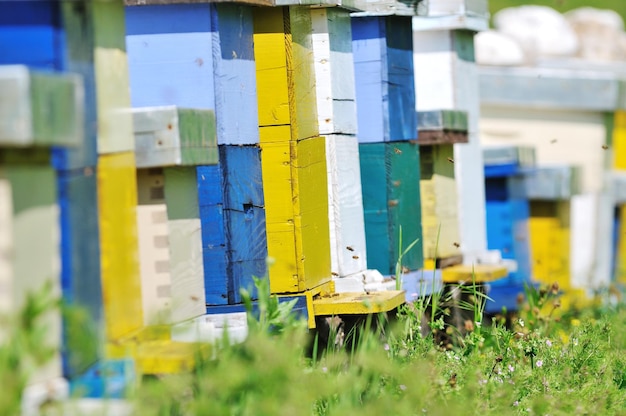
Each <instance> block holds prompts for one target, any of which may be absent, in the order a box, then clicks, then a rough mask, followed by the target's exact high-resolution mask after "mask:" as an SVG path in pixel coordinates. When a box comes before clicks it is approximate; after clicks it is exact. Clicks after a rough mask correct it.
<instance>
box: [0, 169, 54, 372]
mask: <svg viewBox="0 0 626 416" xmlns="http://www.w3.org/2000/svg"><path fill="white" fill-rule="evenodd" d="M0 177H2V178H3V180H6V181H8V183H9V184H10V186H7V183H6V182H5V186H4V192H5V193H7V194H8V193H9V192H10V194H9V195H8V198H7V201H8V203H7V202H3V205H4V209H5V210H7V211H8V212H7V211H5V213H4V215H3V216H4V217H5V218H4V221H3V222H5V224H6V223H8V225H9V227H10V228H9V233H10V234H9V237H10V238H11V237H12V253H11V254H9V253H6V252H5V253H3V254H5V255H6V254H9V255H8V256H7V257H6V258H5V259H6V260H8V263H9V264H8V267H5V270H4V271H3V274H4V275H3V276H0V277H1V278H2V280H0V282H1V283H2V285H3V291H2V292H3V302H2V303H0V308H2V312H3V313H6V314H11V315H13V314H18V313H20V312H21V311H22V309H23V307H24V305H25V304H26V300H27V297H28V296H31V295H32V294H34V293H39V292H41V290H42V289H43V288H44V286H45V285H47V284H49V285H50V289H51V292H50V293H49V294H50V295H52V296H55V297H58V296H60V294H61V281H60V280H61V279H60V265H61V259H60V251H59V249H60V230H59V207H58V205H57V203H56V184H55V173H54V170H53V169H52V167H50V166H47V165H44V164H30V165H28V164H20V165H7V166H5V167H4V168H3V171H2V172H0ZM7 214H8V215H7ZM9 216H10V217H11V218H8V217H9ZM5 239H6V237H5ZM10 245H11V243H10V242H5V247H7V248H8V247H10ZM33 259H36V260H37V261H33ZM6 260H5V261H6ZM40 319H41V323H43V324H44V325H45V326H46V330H47V333H46V334H45V337H44V339H43V340H42V342H43V343H44V345H45V346H46V347H50V348H54V349H55V352H54V354H53V355H52V357H51V359H50V361H48V362H47V363H45V364H44V365H43V366H41V367H40V368H37V369H36V371H34V372H33V373H32V374H30V375H29V377H28V383H29V384H33V383H38V382H44V381H47V380H50V379H53V378H55V377H61V376H62V364H61V354H60V350H59V348H60V346H61V313H60V311H59V310H52V311H47V312H46V313H45V314H44V315H43V316H42V317H41V318H40ZM7 335H8V333H7V332H5V331H4V330H3V331H2V332H0V339H2V340H4V339H5V337H6V336H7Z"/></svg>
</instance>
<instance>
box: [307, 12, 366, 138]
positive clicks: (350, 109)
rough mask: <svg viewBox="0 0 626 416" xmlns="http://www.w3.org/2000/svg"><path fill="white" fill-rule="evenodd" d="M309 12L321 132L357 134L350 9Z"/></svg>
mask: <svg viewBox="0 0 626 416" xmlns="http://www.w3.org/2000/svg"><path fill="white" fill-rule="evenodd" d="M310 13H311V20H312V29H313V35H312V39H313V55H314V59H315V68H314V69H315V81H316V82H315V92H316V96H317V117H318V125H319V128H320V134H336V133H343V134H356V124H357V123H356V101H355V100H356V95H355V91H354V60H353V57H352V42H351V39H352V28H351V23H350V12H349V11H348V10H343V9H340V8H328V9H327V8H319V9H311V11H310Z"/></svg>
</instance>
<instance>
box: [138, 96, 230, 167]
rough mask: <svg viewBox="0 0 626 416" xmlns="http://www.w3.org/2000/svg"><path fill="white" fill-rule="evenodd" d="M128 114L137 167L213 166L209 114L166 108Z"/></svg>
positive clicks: (214, 156)
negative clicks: (132, 133)
mask: <svg viewBox="0 0 626 416" xmlns="http://www.w3.org/2000/svg"><path fill="white" fill-rule="evenodd" d="M132 113H133V125H134V132H135V157H136V159H137V167H139V168H148V167H157V166H190V165H209V164H215V163H217V161H218V156H217V143H216V129H215V114H214V113H213V111H210V110H192V109H187V108H179V107H175V106H167V107H142V108H134V109H133V110H132Z"/></svg>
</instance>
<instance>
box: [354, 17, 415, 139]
mask: <svg viewBox="0 0 626 416" xmlns="http://www.w3.org/2000/svg"><path fill="white" fill-rule="evenodd" d="M391 28H393V30H392V29H391ZM352 48H353V54H354V68H355V69H354V71H355V83H356V99H357V102H358V106H357V121H358V131H359V133H358V135H357V136H358V138H359V142H360V143H375V142H379V141H398V140H415V139H417V117H416V114H415V108H416V107H415V82H414V70H413V39H412V32H411V19H410V18H408V17H401V16H376V17H357V18H352Z"/></svg>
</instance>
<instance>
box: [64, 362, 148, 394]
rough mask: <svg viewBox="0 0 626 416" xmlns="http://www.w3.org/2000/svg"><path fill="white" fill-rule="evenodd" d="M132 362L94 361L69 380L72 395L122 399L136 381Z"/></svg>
mask: <svg viewBox="0 0 626 416" xmlns="http://www.w3.org/2000/svg"><path fill="white" fill-rule="evenodd" d="M136 377H137V375H136V373H135V365H134V362H133V361H132V360H130V359H127V360H126V359H125V360H106V361H101V362H98V363H96V364H95V365H94V366H92V367H91V368H89V369H88V370H87V371H86V372H85V373H84V374H82V375H81V376H79V377H76V378H74V379H72V380H70V394H71V396H72V397H85V398H94V399H104V398H106V399H124V398H126V397H127V392H128V391H129V390H130V389H131V388H132V386H133V384H135V383H136V381H137V378H136Z"/></svg>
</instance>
